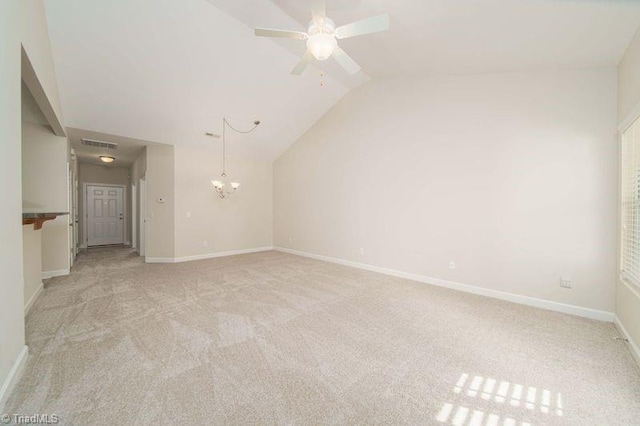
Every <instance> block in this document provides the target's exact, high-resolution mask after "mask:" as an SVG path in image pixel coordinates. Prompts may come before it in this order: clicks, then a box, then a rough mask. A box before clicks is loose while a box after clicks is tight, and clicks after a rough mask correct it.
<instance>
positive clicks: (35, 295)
mask: <svg viewBox="0 0 640 426" xmlns="http://www.w3.org/2000/svg"><path fill="white" fill-rule="evenodd" d="M42 290H44V284H43V283H42V282H40V285H39V286H38V289H37V290H36V291H35V293H33V295H32V296H31V297H30V298H29V300H28V301H27V304H26V305H24V316H25V317H26V316H27V314H28V313H29V311H30V310H31V307H32V306H33V304H34V303H35V301H36V299H38V297H39V296H40V293H42Z"/></svg>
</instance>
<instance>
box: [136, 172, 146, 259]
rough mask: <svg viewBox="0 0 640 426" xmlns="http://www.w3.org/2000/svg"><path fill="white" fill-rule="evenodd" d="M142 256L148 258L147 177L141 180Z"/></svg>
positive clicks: (140, 251)
mask: <svg viewBox="0 0 640 426" xmlns="http://www.w3.org/2000/svg"><path fill="white" fill-rule="evenodd" d="M138 189H139V191H140V241H139V244H140V250H139V251H138V253H139V254H140V256H143V257H144V256H146V252H147V180H146V175H145V176H143V177H142V178H140V185H139V187H138Z"/></svg>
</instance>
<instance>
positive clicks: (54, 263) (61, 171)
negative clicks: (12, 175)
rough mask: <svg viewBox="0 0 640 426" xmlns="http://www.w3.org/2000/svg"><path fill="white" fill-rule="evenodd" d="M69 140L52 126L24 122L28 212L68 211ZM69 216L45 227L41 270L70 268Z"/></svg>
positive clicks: (25, 203)
mask: <svg viewBox="0 0 640 426" xmlns="http://www.w3.org/2000/svg"><path fill="white" fill-rule="evenodd" d="M67 159H68V143H67V138H66V137H59V136H56V135H55V134H54V133H53V131H52V130H51V128H50V127H48V126H43V125H38V124H31V123H23V127H22V207H23V210H24V211H26V212H68V211H69V205H68V198H67V197H68V192H69V187H68V182H67V180H68V164H67ZM70 229H71V228H70V227H69V216H58V217H57V218H56V219H55V220H51V221H47V222H45V224H44V225H43V227H42V271H43V272H50V271H64V270H68V269H69V253H70V250H71V249H70V247H69V232H70Z"/></svg>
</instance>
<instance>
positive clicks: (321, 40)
mask: <svg viewBox="0 0 640 426" xmlns="http://www.w3.org/2000/svg"><path fill="white" fill-rule="evenodd" d="M337 46H338V41H337V40H336V37H335V36H334V35H333V34H327V33H317V34H313V35H311V36H309V39H308V40H307V49H308V50H309V52H310V53H311V54H312V55H313V57H314V58H316V59H317V60H319V61H325V60H327V59H329V58H330V57H331V54H332V53H333V51H334V50H335V48H336V47H337Z"/></svg>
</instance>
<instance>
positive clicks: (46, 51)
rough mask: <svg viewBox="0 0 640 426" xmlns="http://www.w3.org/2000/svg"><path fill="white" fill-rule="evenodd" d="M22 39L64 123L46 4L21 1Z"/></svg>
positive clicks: (45, 91)
mask: <svg viewBox="0 0 640 426" xmlns="http://www.w3.org/2000/svg"><path fill="white" fill-rule="evenodd" d="M19 4H20V36H21V41H22V46H23V47H24V50H25V51H26V52H27V54H28V56H29V60H30V61H31V65H32V66H33V68H34V70H35V72H36V75H37V78H38V81H39V83H40V86H41V87H42V89H43V90H44V95H45V96H46V98H47V99H48V102H49V104H50V105H51V108H52V109H53V113H54V114H55V116H56V117H57V119H58V121H59V122H62V123H64V121H63V119H62V108H61V106H60V95H59V93H58V82H57V79H56V73H55V67H54V65H53V56H52V54H51V43H50V41H49V29H48V25H47V16H46V12H45V6H44V1H43V0H20V1H19Z"/></svg>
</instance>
